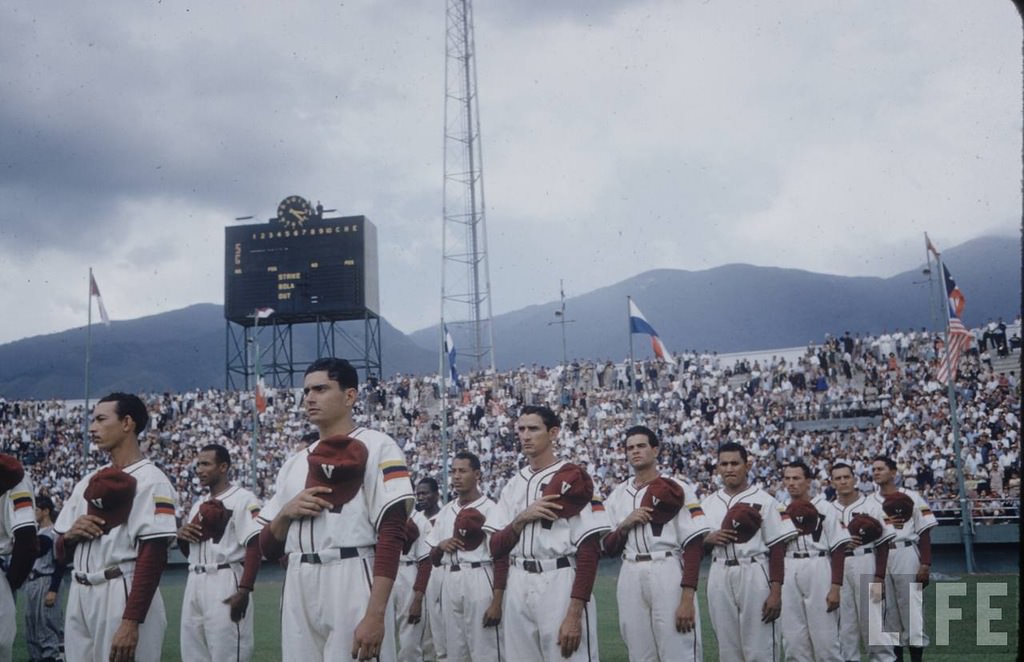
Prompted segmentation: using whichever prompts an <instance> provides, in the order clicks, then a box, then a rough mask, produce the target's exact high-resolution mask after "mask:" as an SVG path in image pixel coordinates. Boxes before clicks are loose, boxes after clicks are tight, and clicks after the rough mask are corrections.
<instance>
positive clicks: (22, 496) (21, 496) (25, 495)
mask: <svg viewBox="0 0 1024 662" xmlns="http://www.w3.org/2000/svg"><path fill="white" fill-rule="evenodd" d="M11 501H12V502H13V503H14V509H15V510H21V509H22V508H31V507H32V495H31V494H30V493H29V492H15V493H14V494H12V495H11Z"/></svg>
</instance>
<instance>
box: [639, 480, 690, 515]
mask: <svg viewBox="0 0 1024 662" xmlns="http://www.w3.org/2000/svg"><path fill="white" fill-rule="evenodd" d="M685 499H686V495H685V493H684V492H683V488H682V486H681V485H680V484H679V483H677V482H676V481H674V480H672V479H670V478H665V477H662V476H659V477H658V478H655V479H654V480H652V481H651V482H650V483H648V484H647V491H646V492H644V497H643V498H642V499H641V500H640V505H641V506H644V507H647V508H651V509H652V510H653V512H651V523H652V524H668V523H669V522H671V521H672V518H674V517H675V516H676V515H678V514H679V510H680V509H681V508H682V507H683V501H684V500H685Z"/></svg>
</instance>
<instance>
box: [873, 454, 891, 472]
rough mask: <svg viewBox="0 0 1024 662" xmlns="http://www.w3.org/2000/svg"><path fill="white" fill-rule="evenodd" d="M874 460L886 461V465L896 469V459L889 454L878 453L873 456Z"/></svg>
mask: <svg viewBox="0 0 1024 662" xmlns="http://www.w3.org/2000/svg"><path fill="white" fill-rule="evenodd" d="M871 461H872V462H885V466H887V467H889V471H896V461H895V460H893V459H892V458H891V457H889V456H888V455H876V456H874V457H873V458H871Z"/></svg>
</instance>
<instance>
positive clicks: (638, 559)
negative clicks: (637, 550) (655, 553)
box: [635, 554, 651, 561]
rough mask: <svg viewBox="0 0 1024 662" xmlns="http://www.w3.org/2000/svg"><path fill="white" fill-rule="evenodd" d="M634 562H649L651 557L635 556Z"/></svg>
mask: <svg viewBox="0 0 1024 662" xmlns="http://www.w3.org/2000/svg"><path fill="white" fill-rule="evenodd" d="M635 560H636V561H650V560H651V555H650V554H637V555H636V559H635Z"/></svg>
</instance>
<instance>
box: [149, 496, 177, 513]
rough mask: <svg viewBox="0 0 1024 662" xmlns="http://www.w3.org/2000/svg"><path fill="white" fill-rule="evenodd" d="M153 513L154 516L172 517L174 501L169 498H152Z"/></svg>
mask: <svg viewBox="0 0 1024 662" xmlns="http://www.w3.org/2000/svg"><path fill="white" fill-rule="evenodd" d="M153 506H154V509H153V513H154V514H156V515H171V516H173V515H174V499H172V498H170V497H162V496H155V497H153Z"/></svg>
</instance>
